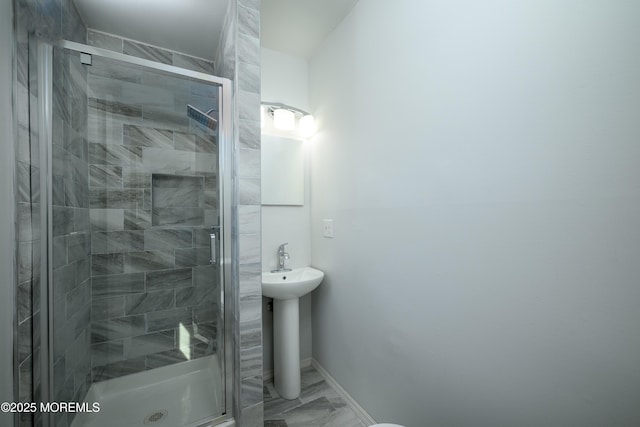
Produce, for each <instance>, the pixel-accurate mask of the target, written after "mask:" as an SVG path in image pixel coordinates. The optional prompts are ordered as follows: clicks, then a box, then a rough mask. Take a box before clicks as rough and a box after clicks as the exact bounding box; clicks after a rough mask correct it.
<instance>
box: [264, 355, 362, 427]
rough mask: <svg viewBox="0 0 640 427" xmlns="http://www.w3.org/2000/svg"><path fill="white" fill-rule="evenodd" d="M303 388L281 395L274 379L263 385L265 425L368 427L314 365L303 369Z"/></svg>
mask: <svg viewBox="0 0 640 427" xmlns="http://www.w3.org/2000/svg"><path fill="white" fill-rule="evenodd" d="M301 385H302V392H301V394H300V397H299V398H297V399H295V400H285V399H282V398H281V397H280V396H279V395H278V392H277V391H276V389H275V387H274V386H273V380H270V381H268V382H265V385H264V427H366V426H365V424H364V423H363V422H362V421H360V419H359V418H358V417H357V415H356V414H355V412H353V410H352V409H351V408H349V406H347V404H346V402H345V401H344V400H343V399H342V398H341V397H340V396H339V395H338V393H336V392H335V390H334V389H333V388H332V387H331V386H330V385H329V384H328V383H327V382H326V381H325V380H324V378H322V375H320V373H319V372H318V371H316V370H315V369H314V368H313V367H307V368H303V369H302V384H301Z"/></svg>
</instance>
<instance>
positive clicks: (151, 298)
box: [125, 289, 176, 315]
mask: <svg viewBox="0 0 640 427" xmlns="http://www.w3.org/2000/svg"><path fill="white" fill-rule="evenodd" d="M175 303H176V297H175V291H174V290H173V289H170V290H162V291H153V292H145V293H143V294H133V295H127V296H126V297H125V314H126V315H131V314H142V313H148V312H151V311H158V310H166V309H169V308H173V307H174V306H175Z"/></svg>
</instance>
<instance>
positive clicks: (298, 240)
mask: <svg viewBox="0 0 640 427" xmlns="http://www.w3.org/2000/svg"><path fill="white" fill-rule="evenodd" d="M261 73H262V94H261V98H262V100H263V101H268V102H281V103H284V104H287V105H290V106H292V107H296V108H299V109H302V110H305V111H308V109H309V97H308V85H309V83H308V75H309V69H308V64H307V61H306V60H304V59H302V58H296V57H293V56H290V55H287V54H284V53H281V52H277V51H274V50H271V49H265V48H262V68H261ZM305 161H306V163H307V164H306V167H305V177H306V179H305V180H306V182H305V203H304V206H263V207H262V270H263V271H267V270H272V269H274V268H276V267H277V264H278V259H277V249H278V246H279V245H280V244H282V243H284V242H288V243H289V245H288V246H287V252H288V253H289V255H290V257H291V259H290V260H289V261H287V266H288V267H289V268H296V267H305V266H308V265H310V263H311V235H310V230H309V221H310V212H309V179H308V176H309V167H308V166H309V164H308V163H309V158H308V150H307V149H306V146H305ZM268 301H270V299H267V298H263V301H262V302H263V308H262V313H263V317H262V325H263V344H264V353H263V358H264V370H265V371H269V370H272V369H273V313H272V312H269V311H267V309H266V303H267V302H268ZM309 357H311V296H310V295H307V296H305V297H303V298H301V299H300V358H301V359H306V358H309Z"/></svg>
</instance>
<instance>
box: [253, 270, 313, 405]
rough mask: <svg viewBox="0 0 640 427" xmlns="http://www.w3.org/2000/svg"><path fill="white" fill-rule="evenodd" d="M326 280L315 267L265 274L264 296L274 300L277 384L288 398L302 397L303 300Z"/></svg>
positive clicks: (274, 364)
mask: <svg viewBox="0 0 640 427" xmlns="http://www.w3.org/2000/svg"><path fill="white" fill-rule="evenodd" d="M322 279H324V273H323V272H322V271H320V270H316V269H315V268H311V267H303V268H294V269H293V270H291V271H280V272H277V273H270V272H266V271H265V272H263V273H262V295H264V296H265V297H269V298H273V384H274V385H275V387H276V390H277V391H278V393H279V394H280V397H282V398H284V399H297V398H298V396H300V316H299V306H300V297H301V296H303V295H305V294H308V293H309V292H311V291H312V290H314V289H315V288H317V287H318V285H319V284H320V282H322Z"/></svg>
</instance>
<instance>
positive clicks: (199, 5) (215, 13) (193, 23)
mask: <svg viewBox="0 0 640 427" xmlns="http://www.w3.org/2000/svg"><path fill="white" fill-rule="evenodd" d="M73 1H74V3H75V5H76V7H77V9H78V12H79V13H80V15H81V16H82V18H83V19H84V21H85V23H86V24H87V26H88V27H89V28H91V29H93V30H98V31H103V32H106V33H111V34H117V35H119V36H122V37H126V38H130V39H133V40H137V41H140V42H143V43H147V44H151V45H155V46H162V47H165V48H168V49H171V50H175V51H178V52H183V53H186V54H190V55H194V56H198V57H201V58H205V59H209V60H214V59H215V53H216V50H217V48H218V44H219V39H220V33H221V29H222V25H223V23H224V17H225V13H226V10H227V4H228V1H229V0H73ZM357 2H358V0H262V2H261V3H262V4H261V20H260V26H261V40H262V46H264V47H267V48H269V49H273V50H277V51H280V52H284V53H288V54H290V55H293V56H298V57H302V58H309V57H310V56H311V55H312V54H313V52H314V51H315V49H316V48H317V47H318V46H319V45H320V43H322V41H323V40H324V39H325V38H326V36H327V35H328V34H329V33H330V32H331V31H332V30H333V29H334V28H335V27H336V26H337V25H338V24H339V23H340V22H341V21H342V19H343V18H344V17H345V16H346V15H347V14H348V13H349V11H350V10H351V9H352V8H353V6H354V5H355V4H356V3H357Z"/></svg>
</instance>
